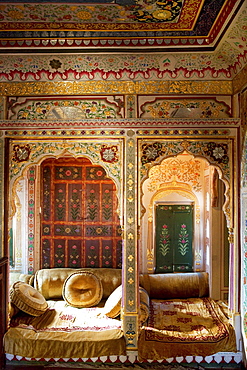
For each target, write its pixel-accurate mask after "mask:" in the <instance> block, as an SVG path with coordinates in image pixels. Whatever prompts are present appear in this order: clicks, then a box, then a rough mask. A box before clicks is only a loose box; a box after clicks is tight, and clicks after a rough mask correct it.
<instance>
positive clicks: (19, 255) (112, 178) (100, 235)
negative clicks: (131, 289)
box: [9, 140, 123, 274]
mask: <svg viewBox="0 0 247 370" xmlns="http://www.w3.org/2000/svg"><path fill="white" fill-rule="evenodd" d="M113 144H114V145H113ZM20 149H21V150H23V149H24V145H22V144H21V143H20V142H19V143H18V144H17V143H14V142H13V143H11V146H10V151H11V152H12V162H11V166H10V167H11V171H10V179H9V184H10V185H9V186H10V188H11V189H12V191H11V192H10V199H9V200H10V201H9V204H10V210H9V235H10V238H9V248H10V254H11V256H12V261H11V265H12V270H13V271H17V272H18V273H20V272H24V273H29V274H31V273H33V272H35V271H36V270H37V269H39V268H42V267H43V268H49V267H53V266H54V267H68V266H69V267H88V264H90V262H91V263H92V261H93V262H94V263H95V266H99V267H115V268H121V267H122V266H121V265H122V236H121V232H122V212H123V210H122V185H121V182H120V179H121V172H122V166H121V165H119V159H120V158H121V155H122V154H121V144H120V142H119V141H117V140H116V141H115V142H109V144H108V143H106V142H97V143H91V142H90V141H79V140H78V141H76V142H74V141H68V142H66V143H65V142H63V141H61V142H58V143H54V142H53V141H50V142H45V143H42V144H39V143H37V142H36V141H31V142H30V143H29V144H28V157H27V158H25V161H20V160H17V159H16V158H17V157H16V153H17V150H20ZM56 164H57V167H59V166H60V167H59V169H58V170H57V169H56V168H57V167H56ZM71 166H72V167H73V168H72V167H71ZM69 167H71V168H69ZM44 168H46V169H47V170H48V169H49V171H50V172H49V174H46V175H44V173H45V171H44ZM56 171H58V172H57V174H56V173H55V172H56ZM59 171H60V172H59ZM83 171H84V172H83ZM82 172H83V175H82ZM52 173H53V179H55V178H56V181H55V182H56V183H57V184H59V181H58V179H60V180H61V181H60V185H61V186H60V187H59V186H58V187H57V188H56V186H57V185H54V184H51V183H49V184H48V182H49V181H50V178H49V176H50V175H51V174H52ZM83 176H84V177H83ZM66 179H67V180H68V179H69V180H70V185H66ZM86 183H87V185H86ZM90 184H91V185H90ZM69 186H70V188H69ZM89 187H90V189H89ZM72 188H73V189H72ZM96 188H97V189H96ZM61 189H62V190H65V191H64V193H63V194H62V193H61ZM76 192H77V195H78V197H76ZM82 192H84V193H85V192H86V193H87V201H85V194H84V198H83V197H82V195H81V194H82ZM62 195H64V199H62ZM51 196H53V198H51ZM93 197H94V199H93ZM96 198H97V200H96ZM77 202H80V203H81V206H83V207H84V211H83V212H82V209H80V211H78V210H79V208H78V207H76V204H77ZM90 202H91V203H90ZM55 203H58V204H59V207H60V206H61V207H63V205H64V204H65V203H66V207H67V208H66V207H65V208H66V209H65V208H64V215H65V214H66V217H65V223H64V224H63V223H62V221H63V220H59V217H58V212H56V211H58V209H59V208H56V205H55ZM82 203H83V204H82ZM84 203H85V204H84ZM96 203H97V204H96ZM97 205H98V207H99V208H100V210H99V211H98V212H97ZM61 207H60V208H61ZM69 207H71V208H70V209H69ZM75 207H76V209H75ZM83 207H82V208H83ZM85 207H86V208H85ZM48 209H49V210H50V214H49V215H48ZM78 212H79V213H80V214H79V213H78ZM90 212H91V214H90V215H89V213H90ZM76 213H78V214H79V216H78V215H77V214H76ZM52 214H53V216H54V215H55V214H56V216H55V219H56V222H57V225H59V227H60V229H59V230H60V235H55V234H56V233H57V234H59V232H58V231H56V230H55V229H54V227H55V226H54V225H55V223H56V222H54V219H52V218H51V217H50V216H51V215H52ZM68 214H69V215H68ZM47 215H48V217H46V216H47ZM96 215H97V216H96ZM74 216H75V217H77V216H78V217H79V219H78V220H77V221H78V222H77V221H75V220H73V217H74ZM56 217H57V218H56ZM97 217H98V218H97ZM86 218H88V221H86V220H85V219H86ZM96 218H97V220H96ZM89 219H90V220H89ZM75 223H76V224H77V226H78V225H79V226H78V227H77V226H76V225H75ZM104 224H105V225H104ZM72 229H73V230H77V229H78V230H79V229H80V232H79V233H77V234H78V235H77V234H76V231H75V233H74V234H75V235H74V234H73V232H72V231H73V230H72ZM68 230H70V231H69V232H68ZM70 234H71V235H70ZM72 234H73V235H72ZM79 234H80V235H79ZM76 235H77V236H76ZM66 236H71V238H67V239H68V240H67V239H66ZM85 236H87V240H88V243H89V244H90V241H91V244H90V245H89V244H88V245H87V246H86V245H85V243H84V242H82V241H81V240H85ZM73 239H74V240H77V244H76V243H73ZM96 239H97V241H96ZM48 240H49V241H50V244H49V245H48V244H46V242H47V241H48ZM54 240H57V241H56V243H55V242H54ZM65 240H66V241H65ZM51 241H52V242H51ZM78 243H79V244H80V245H79V244H78ZM95 243H96V244H97V243H98V244H97V245H96V244H95ZM59 248H60V249H59ZM48 251H49V253H48ZM89 251H90V252H91V255H90V256H89V253H88V252H89ZM86 254H87V256H88V259H87V258H86ZM48 255H49V256H48ZM56 256H57V257H56ZM59 256H60V257H59ZM62 256H63V258H62ZM44 258H45V259H47V258H48V260H49V263H47V261H46V262H44ZM89 259H90V261H89ZM79 260H80V262H79ZM58 262H60V263H58ZM105 264H107V265H108V266H106V265H105ZM75 265H76V266H75Z"/></svg>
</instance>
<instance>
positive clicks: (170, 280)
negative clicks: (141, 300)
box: [140, 272, 209, 299]
mask: <svg viewBox="0 0 247 370" xmlns="http://www.w3.org/2000/svg"><path fill="white" fill-rule="evenodd" d="M140 285H141V286H142V287H143V288H144V289H146V291H147V292H148V294H149V297H150V298H151V299H173V298H196V297H199V298H201V297H208V295H209V284H208V273H207V272H191V273H174V274H173V273H168V274H143V275H140Z"/></svg>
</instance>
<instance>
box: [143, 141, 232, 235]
mask: <svg viewBox="0 0 247 370" xmlns="http://www.w3.org/2000/svg"><path fill="white" fill-rule="evenodd" d="M184 152H187V153H188V154H191V155H193V156H194V157H199V158H202V159H206V160H207V162H208V163H209V164H210V165H213V166H215V167H216V168H217V170H218V172H219V176H220V179H221V180H222V181H223V182H224V184H225V189H226V190H225V203H224V205H223V211H224V213H225V216H226V219H227V224H228V227H229V228H232V227H233V213H232V210H231V209H232V207H231V202H232V199H231V191H232V189H231V186H230V184H231V183H232V180H233V179H232V174H231V170H230V168H231V152H232V148H231V141H230V140H222V139H215V140H214V141H212V139H210V138H209V139H204V140H203V141H201V140H196V139H193V140H182V141H180V140H178V139H174V140H170V139H160V140H157V139H156V140H155V141H152V140H146V139H142V140H140V142H139V154H140V168H141V171H140V184H141V189H142V184H143V182H144V181H145V180H146V179H147V178H148V176H149V170H150V168H151V167H153V166H154V165H157V164H160V163H161V162H162V161H163V160H164V159H167V158H169V157H174V156H177V155H179V154H182V153H184ZM142 196H143V194H141V199H142ZM144 211H145V210H144V209H143V206H142V210H141V214H143V212H144Z"/></svg>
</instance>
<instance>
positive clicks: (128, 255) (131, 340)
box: [123, 130, 139, 350]
mask: <svg viewBox="0 0 247 370" xmlns="http://www.w3.org/2000/svg"><path fill="white" fill-rule="evenodd" d="M134 135H135V133H134V131H132V130H129V131H128V132H127V137H126V145H125V179H124V184H125V197H124V209H125V217H124V221H125V224H124V225H125V226H124V253H123V256H124V257H123V260H124V264H123V286H124V292H123V293H124V294H123V296H124V300H123V301H124V302H123V328H124V333H125V338H126V344H127V350H136V349H137V339H138V299H137V297H138V286H139V281H138V256H137V220H136V217H137V204H136V203H137V185H136V184H137V169H136V166H137V153H136V140H135V138H134Z"/></svg>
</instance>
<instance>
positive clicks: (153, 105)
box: [140, 97, 231, 119]
mask: <svg viewBox="0 0 247 370" xmlns="http://www.w3.org/2000/svg"><path fill="white" fill-rule="evenodd" d="M149 99H150V97H149ZM140 111H141V114H140V117H141V118H191V119H196V118H199V119H204V118H211V119H212V118H226V117H231V114H230V107H229V106H228V105H226V104H225V103H224V102H219V101H217V100H216V99H205V98H199V99H198V98H193V99H191V98H189V97H188V98H187V99H186V98H185V97H183V98H180V99H172V98H170V97H165V98H163V97H156V98H154V99H152V100H149V101H148V102H145V103H144V104H143V105H141V106H140Z"/></svg>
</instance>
